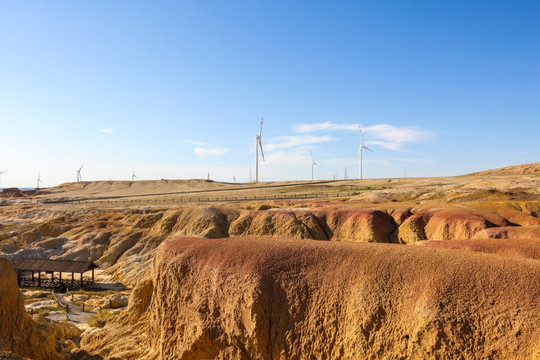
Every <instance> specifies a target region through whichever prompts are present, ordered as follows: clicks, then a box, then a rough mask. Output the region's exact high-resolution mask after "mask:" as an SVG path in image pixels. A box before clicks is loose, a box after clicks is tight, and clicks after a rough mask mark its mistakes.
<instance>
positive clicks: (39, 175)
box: [36, 173, 43, 190]
mask: <svg viewBox="0 0 540 360" xmlns="http://www.w3.org/2000/svg"><path fill="white" fill-rule="evenodd" d="M40 183H41V184H43V181H41V173H38V178H37V186H36V189H38V190H39V184H40Z"/></svg>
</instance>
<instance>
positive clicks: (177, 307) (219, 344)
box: [83, 238, 540, 359]
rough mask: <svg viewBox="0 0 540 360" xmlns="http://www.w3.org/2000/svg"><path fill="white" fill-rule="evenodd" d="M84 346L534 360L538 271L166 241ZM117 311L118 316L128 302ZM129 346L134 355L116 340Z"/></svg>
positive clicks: (513, 265) (490, 259) (332, 246)
mask: <svg viewBox="0 0 540 360" xmlns="http://www.w3.org/2000/svg"><path fill="white" fill-rule="evenodd" d="M131 299H132V300H133V301H134V304H132V305H130V309H128V311H127V312H125V313H124V314H122V315H120V316H119V317H118V318H117V319H113V320H112V321H111V322H110V323H108V324H107V326H106V327H105V328H104V329H102V330H99V331H95V332H94V333H93V334H91V336H89V337H87V338H83V345H84V346H83V348H85V349H88V350H89V351H93V353H95V352H98V353H100V354H101V355H102V356H105V357H107V358H108V357H111V356H118V357H120V358H122V359H203V358H212V359H300V358H313V359H366V358H388V359H428V358H462V359H478V358H504V359H531V358H537V357H538V356H540V327H538V324H539V323H540V262H538V261H537V260H531V259H523V258H514V257H504V256H499V255H493V254H485V253H479V252H465V251H456V250H452V249H438V248H432V247H429V248H428V247H422V246H401V245H394V244H373V243H351V242H348V243H344V242H338V243H335V242H321V241H310V240H306V241H298V240H283V239H276V238H229V239H200V238H177V239H173V240H169V241H166V242H164V243H163V244H162V245H161V246H160V248H159V249H158V253H157V255H156V258H155V261H154V265H153V274H152V276H151V280H146V281H142V282H141V284H140V285H139V286H138V287H137V288H136V289H135V290H134V295H133V296H132V298H131ZM132 300H130V302H131V301H132ZM127 334H130V336H131V338H132V339H134V340H133V341H134V342H137V344H138V345H139V347H135V346H134V343H129V341H126V343H122V344H119V343H118V342H116V341H115V340H116V339H118V338H120V337H121V336H123V335H127Z"/></svg>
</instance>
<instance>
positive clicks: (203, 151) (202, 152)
mask: <svg viewBox="0 0 540 360" xmlns="http://www.w3.org/2000/svg"><path fill="white" fill-rule="evenodd" d="M194 151H195V154H197V155H199V156H200V157H210V156H221V155H224V154H226V153H227V152H229V149H227V148H224V147H220V146H218V147H215V148H211V149H209V148H203V147H196V148H195V149H194Z"/></svg>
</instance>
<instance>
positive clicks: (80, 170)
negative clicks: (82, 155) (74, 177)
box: [79, 163, 84, 171]
mask: <svg viewBox="0 0 540 360" xmlns="http://www.w3.org/2000/svg"><path fill="white" fill-rule="evenodd" d="M83 166H84V163H83V164H82V165H81V167H80V168H79V171H81V170H82V167H83Z"/></svg>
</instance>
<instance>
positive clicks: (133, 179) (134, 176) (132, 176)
mask: <svg viewBox="0 0 540 360" xmlns="http://www.w3.org/2000/svg"><path fill="white" fill-rule="evenodd" d="M138 178H139V177H138V176H137V175H135V166H133V172H132V173H131V181H135V179H138Z"/></svg>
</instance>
